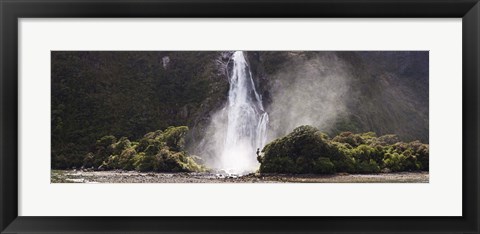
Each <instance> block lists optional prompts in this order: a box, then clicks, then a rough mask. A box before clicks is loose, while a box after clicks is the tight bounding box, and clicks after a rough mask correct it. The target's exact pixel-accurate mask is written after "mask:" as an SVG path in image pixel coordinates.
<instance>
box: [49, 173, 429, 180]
mask: <svg viewBox="0 0 480 234" xmlns="http://www.w3.org/2000/svg"><path fill="white" fill-rule="evenodd" d="M428 182H429V174H428V172H401V173H379V174H335V175H292V174H257V173H251V174H247V175H235V174H227V173H210V172H202V173H144V172H136V171H122V170H115V171H86V170H52V172H51V183H428Z"/></svg>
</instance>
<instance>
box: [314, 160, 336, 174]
mask: <svg viewBox="0 0 480 234" xmlns="http://www.w3.org/2000/svg"><path fill="white" fill-rule="evenodd" d="M313 172H314V173H316V174H333V173H335V165H334V164H333V163H332V161H330V159H328V158H324V157H320V158H318V159H317V160H315V164H314V167H313Z"/></svg>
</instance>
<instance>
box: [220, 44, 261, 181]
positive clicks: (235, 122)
mask: <svg viewBox="0 0 480 234" xmlns="http://www.w3.org/2000/svg"><path fill="white" fill-rule="evenodd" d="M231 62H233V69H232V72H231V74H230V75H229V82H230V89H229V93H228V105H227V107H226V109H224V110H225V111H226V112H227V124H226V135H225V139H224V144H223V152H222V153H221V156H220V157H221V158H220V167H221V169H224V170H226V171H228V172H232V173H244V172H250V171H253V170H255V169H256V168H257V167H258V162H257V159H256V151H257V149H258V148H259V149H260V150H261V149H262V148H263V146H265V143H266V130H267V125H268V114H267V112H265V110H264V108H263V104H262V100H261V97H260V95H259V94H258V93H257V91H256V89H255V83H254V82H253V79H252V73H251V71H250V68H249V66H248V64H247V61H246V60H245V57H244V54H243V52H242V51H237V52H235V53H234V54H233V55H232V58H231Z"/></svg>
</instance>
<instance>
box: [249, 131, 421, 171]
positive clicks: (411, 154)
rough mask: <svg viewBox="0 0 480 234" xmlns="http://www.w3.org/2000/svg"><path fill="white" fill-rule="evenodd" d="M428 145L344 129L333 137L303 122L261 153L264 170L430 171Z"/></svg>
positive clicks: (260, 158)
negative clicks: (345, 130)
mask: <svg viewBox="0 0 480 234" xmlns="http://www.w3.org/2000/svg"><path fill="white" fill-rule="evenodd" d="M428 150H429V148H428V145H427V144H422V143H421V142H419V141H413V142H409V143H405V142H401V141H400V140H399V139H398V138H397V137H396V136H395V135H385V136H381V137H377V136H376V134H375V133H373V132H368V133H362V134H354V133H351V132H343V133H340V134H339V135H337V136H336V137H334V138H333V139H330V138H329V137H328V136H327V135H326V134H324V133H322V132H320V131H319V130H318V129H316V128H314V127H311V126H300V127H298V128H296V129H295V130H293V132H291V133H290V134H288V135H287V136H284V137H282V138H279V139H276V140H274V141H272V142H271V143H269V144H267V145H266V146H265V147H264V148H263V150H262V153H263V156H261V157H258V161H259V162H260V163H261V165H260V172H261V173H294V174H308V173H312V174H332V173H335V172H346V173H378V172H380V171H392V172H399V171H428V170H429V163H428V161H429V160H428Z"/></svg>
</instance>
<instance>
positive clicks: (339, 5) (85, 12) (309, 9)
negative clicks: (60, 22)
mask: <svg viewBox="0 0 480 234" xmlns="http://www.w3.org/2000/svg"><path fill="white" fill-rule="evenodd" d="M0 15H1V27H0V30H1V31H0V37H1V48H0V51H1V52H0V53H1V57H0V60H1V61H0V62H1V67H0V69H1V73H0V74H1V79H0V87H1V96H0V100H1V101H0V105H1V106H0V110H1V111H0V113H1V119H0V129H1V131H0V150H1V151H0V167H1V173H0V191H1V194H0V209H1V211H0V216H1V217H0V232H1V233H73V232H75V233H147V232H148V233H339V232H356V233H360V232H364V233H369V232H385V233H406V232H411V233H425V232H448V233H478V232H479V221H478V220H479V216H478V212H479V186H478V182H479V177H480V176H479V170H478V169H479V168H480V167H479V160H478V159H479V154H478V152H479V151H478V148H479V144H478V143H479V141H478V140H479V138H478V134H479V125H478V118H479V112H478V111H479V108H478V104H479V82H478V79H479V65H480V63H479V62H480V61H479V56H480V50H479V43H480V38H479V37H480V36H479V33H480V31H479V26H480V25H479V23H480V19H479V17H480V5H479V3H478V0H257V1H253V0H142V1H135V0H119V1H105V0H99V1H94V0H63V1H58V0H37V1H35V0H0ZM37 17H38V18H50V17H52V18H57V17H65V18H74V17H82V18H83V17H87V18H112V17H113V18H120V17H136V18H139V17H140V18H143V17H214V18H219V17H220V18H221V17H241V18H246V17H259V18H266V17H274V18H279V17H287V18H289V17H302V18H303V17H315V18H316V17H335V18H339V17H347V18H352V17H373V18H377V17H387V18H391V17H399V18H407V17H408V18H411V17H412V18H426V17H432V18H452V17H455V18H462V19H463V23H462V24H463V25H462V29H463V32H462V37H463V39H462V40H463V42H462V43H463V45H462V50H463V54H462V59H463V66H462V70H463V77H462V82H463V83H462V89H463V91H462V92H463V93H462V98H463V103H462V107H463V113H462V114H463V117H462V118H463V123H462V125H463V127H462V128H463V132H462V134H463V145H462V147H463V155H462V156H463V159H462V160H463V162H462V163H463V172H462V173H463V175H462V176H463V185H462V186H463V187H462V188H463V191H462V193H463V200H462V202H463V205H462V208H463V215H462V216H461V217H24V216H18V206H17V204H18V184H17V181H18V162H17V155H18V148H17V147H18V117H19V116H18V84H17V81H18V79H17V77H18V76H17V75H18V64H17V62H18V19H19V18H37ZM39 202H41V198H39ZM438 205H439V206H441V204H438Z"/></svg>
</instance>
